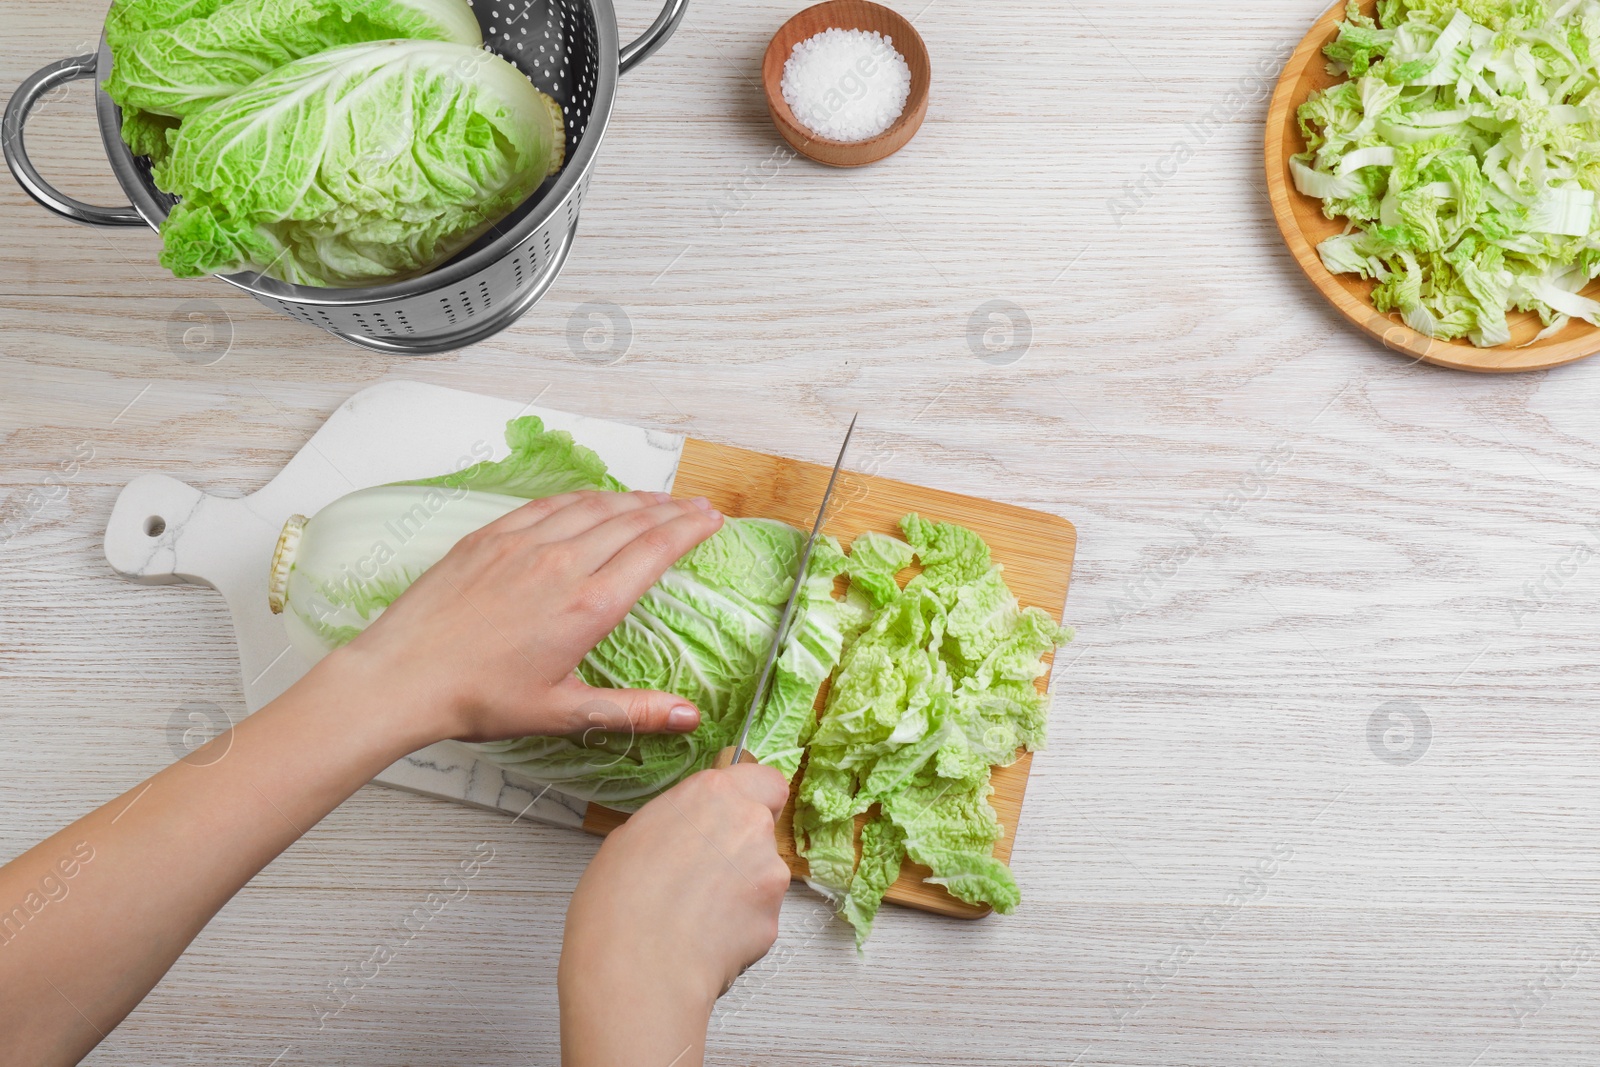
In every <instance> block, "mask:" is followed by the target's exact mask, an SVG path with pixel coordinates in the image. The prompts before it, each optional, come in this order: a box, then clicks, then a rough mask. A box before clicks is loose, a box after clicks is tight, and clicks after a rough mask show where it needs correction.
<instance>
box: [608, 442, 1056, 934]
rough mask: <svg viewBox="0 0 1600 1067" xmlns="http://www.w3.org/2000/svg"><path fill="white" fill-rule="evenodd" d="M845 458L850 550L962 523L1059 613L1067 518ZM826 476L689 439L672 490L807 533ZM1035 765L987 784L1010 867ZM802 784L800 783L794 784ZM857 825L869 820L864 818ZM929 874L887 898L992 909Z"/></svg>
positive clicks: (619, 818)
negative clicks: (859, 543) (920, 525)
mask: <svg viewBox="0 0 1600 1067" xmlns="http://www.w3.org/2000/svg"><path fill="white" fill-rule="evenodd" d="M849 462H850V460H849V457H848V456H846V457H845V467H846V469H844V470H842V471H841V472H840V474H839V484H838V486H837V487H836V488H835V489H834V500H833V502H832V503H831V504H830V505H829V516H828V520H827V522H826V523H825V524H824V525H823V529H824V531H825V532H827V533H828V534H831V535H832V536H834V537H836V538H838V539H839V541H840V542H841V543H842V544H844V545H845V547H847V548H848V547H849V545H850V542H851V541H852V540H854V539H855V537H856V536H857V535H859V534H861V533H864V532H866V531H868V530H873V531H876V532H878V533H885V534H894V535H896V536H899V535H900V527H899V522H900V519H901V518H902V517H903V516H904V515H905V514H906V513H907V512H911V511H915V512H917V513H918V514H920V515H922V516H923V517H925V518H928V519H937V520H939V521H941V522H953V523H958V524H960V525H962V526H966V527H968V528H970V529H972V530H976V531H977V532H978V533H979V534H980V535H982V537H983V539H984V540H985V541H987V542H988V543H989V548H990V550H991V552H992V553H993V555H994V559H995V562H997V563H999V564H1000V565H1001V566H1002V567H1004V568H1005V577H1006V584H1008V585H1009V586H1010V587H1011V591H1012V592H1013V593H1015V594H1016V596H1017V599H1018V600H1020V601H1021V602H1022V603H1023V605H1024V606H1026V607H1037V608H1043V609H1044V610H1045V612H1046V613H1048V614H1049V615H1050V617H1051V618H1052V619H1060V618H1061V617H1062V613H1063V612H1064V611H1065V609H1066V603H1067V586H1068V584H1069V582H1070V581H1071V578H1072V557H1073V553H1074V551H1075V550H1076V548H1077V543H1078V535H1077V531H1076V530H1074V529H1073V526H1072V524H1071V523H1070V522H1068V521H1067V520H1065V519H1062V518H1058V517H1057V516H1054V515H1047V514H1044V513H1042V512H1038V511H1029V510H1028V509H1026V508H1019V507H1015V506H1013V505H1009V504H997V503H994V502H993V501H989V500H980V499H978V498H976V497H969V496H958V495H957V494H955V493H946V492H941V491H940V490H937V489H925V488H923V487H921V486H916V485H907V484H906V483H904V482H896V481H891V480H890V479H888V478H879V477H876V476H873V475H869V474H858V473H855V472H853V471H850V470H849V469H848V467H849ZM829 471H830V468H828V467H826V466H822V465H820V464H816V463H803V462H801V461H799V460H793V459H783V458H781V457H778V456H769V455H766V454H764V453H761V452H752V451H749V450H747V449H743V448H733V447H731V446H729V445H720V444H712V443H710V442H707V441H697V440H695V439H694V438H690V439H688V440H687V441H685V442H684V446H683V455H682V457H681V458H680V460H679V462H678V474H677V478H676V480H675V481H674V482H673V486H672V491H673V493H674V495H677V496H704V497H706V498H707V499H709V500H710V501H711V503H712V505H713V506H714V507H716V508H717V509H718V510H719V511H722V512H723V513H724V514H726V515H731V516H735V517H738V518H753V517H761V518H769V519H781V520H782V521H784V522H787V523H789V524H790V525H793V526H796V527H799V528H801V529H810V527H811V524H812V522H813V521H815V519H816V504H817V502H818V501H820V500H821V499H822V494H823V492H824V490H825V489H826V488H827V484H828V474H829ZM908 573H909V572H908ZM1048 680H1049V676H1048V675H1046V676H1045V677H1042V678H1040V679H1039V687H1040V688H1041V689H1043V688H1044V687H1045V686H1046V685H1047V684H1048ZM826 695H827V693H826V690H824V692H823V694H822V696H820V697H819V698H818V707H819V710H820V707H821V704H822V702H823V700H825V699H826ZM1031 764H1032V757H1031V756H1030V755H1029V754H1028V753H1026V752H1024V753H1022V754H1021V757H1020V758H1019V759H1018V760H1017V761H1016V762H1015V763H1013V764H1012V765H1011V766H1009V767H997V768H995V769H994V772H993V777H992V779H991V780H992V782H993V785H994V795H993V796H992V797H990V798H989V802H990V803H991V804H993V805H994V809H995V813H996V814H997V815H999V817H1000V826H1001V830H1002V836H1001V838H1000V840H999V841H998V842H997V843H996V844H995V849H994V854H995V856H996V857H998V858H999V859H1001V860H1005V861H1008V862H1009V860H1010V859H1011V848H1012V845H1013V844H1014V842H1015V841H1016V834H1017V822H1018V820H1019V819H1020V818H1021V815H1022V797H1023V793H1024V792H1026V790H1027V788H1028V771H1029V769H1030V766H1031ZM798 784H799V778H798V777H797V778H796V787H798ZM793 815H794V796H793V794H791V795H790V797H789V806H788V807H787V808H786V809H785V810H784V813H783V815H782V816H781V817H780V818H779V820H778V850H779V852H780V853H781V854H782V855H783V858H784V860H785V861H786V862H787V863H788V864H789V869H790V870H791V871H793V872H794V874H795V876H796V877H797V878H804V877H805V876H806V875H807V873H809V872H808V871H807V869H806V863H805V860H803V859H801V858H800V857H799V856H797V855H796V854H795V844H794V830H793V827H792V823H791V820H792V817H793ZM626 819H627V816H626V815H623V814H621V813H619V812H615V811H612V810H610V809H609V808H603V807H601V806H599V805H597V804H591V805H590V806H589V809H588V812H587V813H586V815H585V818H584V822H583V828H584V829H585V830H588V831H589V832H590V833H596V834H605V833H609V832H610V831H612V830H614V829H616V828H617V827H618V826H620V825H622V823H623V822H624V821H625V820H626ZM860 821H865V816H863V817H862V819H861V820H860ZM931 873H932V872H931V871H929V870H928V868H926V867H924V866H922V865H921V864H917V863H912V862H911V861H910V860H907V861H906V862H905V864H904V865H903V866H902V867H901V868H900V877H899V879H898V880H897V881H896V882H895V883H894V885H892V886H890V887H889V892H888V893H887V894H886V895H885V898H884V899H886V900H891V901H894V902H895V903H897V904H905V905H907V906H909V907H913V908H920V909H922V910H924V911H932V912H938V913H940V914H943V915H952V916H956V917H958V918H966V919H976V918H981V917H983V916H985V915H987V914H989V912H990V910H991V909H989V908H987V907H975V906H973V905H971V904H966V903H963V902H962V901H959V900H957V899H955V898H954V897H952V896H951V895H950V894H949V893H948V892H946V891H945V888H944V887H943V886H939V885H932V884H930V883H928V882H926V881H924V879H925V878H927V877H928V876H929V875H930V874H931Z"/></svg>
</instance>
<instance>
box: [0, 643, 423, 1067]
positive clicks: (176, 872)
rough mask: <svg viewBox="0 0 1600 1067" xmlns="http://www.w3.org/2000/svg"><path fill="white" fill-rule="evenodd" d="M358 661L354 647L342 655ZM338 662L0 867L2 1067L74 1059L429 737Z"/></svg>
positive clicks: (344, 661)
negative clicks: (227, 909)
mask: <svg viewBox="0 0 1600 1067" xmlns="http://www.w3.org/2000/svg"><path fill="white" fill-rule="evenodd" d="M349 651H351V652H354V650H349ZM370 673H372V672H371V670H370V669H369V668H368V667H367V666H366V664H364V663H363V661H362V659H361V657H360V655H359V653H357V654H355V655H345V654H337V655H335V656H332V657H329V658H328V659H327V660H324V661H323V663H322V664H320V665H319V666H318V667H317V668H316V669H315V670H313V671H312V673H311V674H309V675H307V676H306V677H305V678H304V679H303V680H302V681H301V682H300V683H299V684H297V685H296V686H295V687H293V688H292V689H290V690H289V691H288V692H287V693H285V694H284V695H283V696H281V697H279V698H278V699H277V700H275V701H273V702H272V703H271V704H268V705H267V706H266V707H264V708H262V709H261V710H260V711H258V712H256V713H255V714H254V715H252V716H250V717H249V718H248V719H246V720H245V721H244V722H243V723H241V724H240V725H239V726H237V727H235V728H234V729H233V730H231V731H229V732H228V733H225V734H223V735H221V736H220V737H218V738H216V739H215V740H213V741H212V742H210V744H209V745H207V746H206V747H204V748H202V749H198V750H196V752H195V753H191V755H190V756H189V757H188V758H186V759H185V760H183V761H180V762H178V763H176V764H174V765H172V766H171V767H168V768H167V769H166V770H164V771H162V772H160V773H159V774H157V775H155V776H154V777H152V778H150V779H148V780H147V781H145V782H143V783H142V784H140V785H138V786H135V787H134V788H133V789H130V790H129V791H128V792H126V793H124V794H123V795H122V796H120V797H118V798H117V799H116V800H113V801H112V802H111V803H109V804H107V805H105V806H104V807H102V808H100V809H99V810H97V811H94V812H91V813H90V814H88V815H86V816H84V817H83V818H81V819H79V820H78V821H77V822H75V823H73V824H72V825H71V826H68V827H67V828H66V829H64V830H62V831H61V832H60V833H58V834H56V835H55V836H53V837H51V838H49V839H48V840H46V841H44V842H42V843H41V844H39V845H37V846H35V847H34V848H32V849H29V850H28V851H27V852H25V853H23V854H22V855H21V856H18V857H17V858H16V859H14V860H12V861H11V862H10V863H8V864H7V865H6V866H5V867H3V868H0V1034H5V1035H6V1040H5V1041H3V1042H0V1063H3V1064H7V1065H9V1064H27V1065H29V1067H35V1065H40V1064H58V1063H60V1064H68V1063H75V1062H77V1060H78V1059H80V1058H81V1057H82V1056H83V1055H84V1054H85V1053H86V1052H87V1051H88V1050H90V1049H91V1048H93V1047H94V1046H95V1045H96V1044H97V1043H98V1042H99V1041H100V1040H101V1038H102V1037H104V1036H105V1034H107V1033H109V1032H110V1030H111V1029H112V1028H113V1027H114V1026H116V1025H117V1023H118V1022H120V1021H121V1020H122V1018H123V1017H124V1016H125V1015H127V1014H128V1012H130V1011H132V1010H133V1008H134V1006H135V1005H137V1004H138V1003H139V1001H140V1000H141V999H142V998H143V997H144V995H145V994H146V993H148V992H149V991H150V989H151V988H152V987H154V986H155V984H156V983H157V982H158V981H160V979H161V976H162V975H163V974H164V973H166V971H167V968H169V967H170V966H171V965H172V963H173V961H175V960H176V959H177V958H178V956H179V954H180V953H182V952H183V950H184V949H185V948H186V947H187V946H188V944H189V942H190V941H192V940H193V939H194V937H195V935H196V934H198V933H199V932H200V930H201V929H202V928H203V927H204V926H205V925H206V923H207V922H208V921H210V919H211V917H212V916H213V915H214V914H215V913H216V912H217V910H218V909H220V908H221V907H222V905H223V904H224V903H226V902H227V900H228V898H229V897H231V896H232V895H233V894H234V893H235V892H237V891H238V890H239V889H240V888H241V887H242V886H243V885H244V884H245V883H246V882H248V881H249V880H250V879H251V878H252V877H254V876H255V874H256V873H257V872H258V871H260V870H261V868H263V867H265V866H266V865H267V864H268V863H269V862H271V861H272V859H273V858H274V857H275V856H277V855H278V853H280V852H282V851H283V850H284V849H285V848H287V847H288V846H289V844H291V843H292V842H293V841H294V840H295V838H297V837H299V836H300V835H301V834H302V833H304V832H305V831H306V830H307V829H309V828H310V827H311V826H313V825H314V824H316V823H317V822H318V821H319V820H321V819H322V817H323V816H325V815H326V814H328V812H330V811H332V810H333V809H334V808H335V807H337V806H338V805H339V804H340V803H341V802H342V801H343V800H345V799H346V798H347V797H349V796H350V794H352V793H354V792H355V791H356V790H357V789H358V788H360V786H361V785H362V784H363V783H364V782H366V781H368V780H369V779H371V778H372V776H373V775H375V774H377V773H378V772H379V771H380V770H382V769H383V768H384V767H386V766H388V765H389V764H390V763H392V762H393V761H394V760H395V759H398V758H399V757H400V756H402V755H404V754H405V753H407V752H409V751H412V750H414V749H415V748H419V747H422V746H423V745H425V744H427V743H428V742H429V741H431V740H433V738H432V737H431V736H429V734H428V730H427V728H426V726H425V725H424V724H423V723H422V722H421V715H420V714H413V713H412V712H411V711H410V710H409V709H404V708H396V707H393V706H387V707H382V706H376V705H377V704H378V702H379V701H380V700H381V699H382V698H381V697H379V696H378V695H377V694H379V693H381V692H382V691H383V687H381V686H379V685H377V684H375V683H376V681H377V680H376V679H374V678H371V677H366V676H365V675H367V674H370Z"/></svg>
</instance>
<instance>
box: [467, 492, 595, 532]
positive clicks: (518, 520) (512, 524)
mask: <svg viewBox="0 0 1600 1067" xmlns="http://www.w3.org/2000/svg"><path fill="white" fill-rule="evenodd" d="M588 492H590V490H580V491H578V492H573V493H557V494H556V495H555V496H547V497H542V498H540V499H538V500H530V501H528V502H527V503H526V504H524V505H522V506H521V507H520V508H517V509H515V510H513V511H508V512H506V513H505V514H504V515H502V516H500V517H499V518H498V519H496V520H494V521H493V522H491V523H490V524H489V525H487V526H485V527H484V528H483V529H484V531H485V532H487V533H510V532H511V531H512V530H521V529H525V528H526V527H529V526H532V525H533V524H534V523H536V522H539V521H540V520H541V519H544V518H547V517H548V516H550V515H553V514H555V513H556V512H557V511H560V510H561V509H562V508H564V507H566V506H567V505H568V504H571V503H573V502H574V501H577V500H581V499H582V498H583V497H584V495H585V494H586V493H588Z"/></svg>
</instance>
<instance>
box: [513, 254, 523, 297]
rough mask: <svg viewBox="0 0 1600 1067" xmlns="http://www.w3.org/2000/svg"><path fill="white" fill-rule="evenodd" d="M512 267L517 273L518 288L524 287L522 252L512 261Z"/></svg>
mask: <svg viewBox="0 0 1600 1067" xmlns="http://www.w3.org/2000/svg"><path fill="white" fill-rule="evenodd" d="M511 269H512V271H514V272H515V273H516V276H517V288H518V289H521V288H522V256H521V255H520V254H518V256H517V257H516V258H515V259H513V260H512V261H511Z"/></svg>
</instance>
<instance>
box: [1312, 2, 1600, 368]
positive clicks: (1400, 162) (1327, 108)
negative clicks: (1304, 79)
mask: <svg viewBox="0 0 1600 1067" xmlns="http://www.w3.org/2000/svg"><path fill="white" fill-rule="evenodd" d="M1377 15H1378V17H1377V18H1376V19H1372V18H1369V17H1367V16H1364V15H1362V14H1361V12H1360V9H1359V7H1358V5H1357V4H1355V3H1351V4H1350V6H1349V9H1348V11H1347V14H1346V16H1345V20H1344V21H1343V22H1342V23H1340V25H1339V33H1338V37H1337V38H1336V39H1335V40H1334V41H1333V42H1332V43H1331V44H1329V45H1328V46H1327V48H1325V49H1324V54H1325V55H1326V56H1327V57H1328V59H1329V61H1330V70H1332V71H1334V72H1335V73H1341V74H1346V75H1348V76H1349V77H1348V80H1346V81H1343V82H1340V83H1339V84H1337V85H1334V86H1332V87H1330V88H1328V89H1326V90H1323V91H1321V92H1318V93H1315V94H1313V95H1312V96H1311V98H1310V99H1308V100H1307V101H1306V102H1305V103H1304V104H1302V105H1301V107H1300V109H1299V121H1300V129H1301V132H1302V133H1303V134H1304V136H1305V139H1306V146H1307V150H1306V151H1305V152H1304V153H1303V154H1301V155H1299V156H1296V157H1295V158H1294V159H1293V160H1291V161H1290V172H1291V175H1292V177H1293V180H1294V183H1295V186H1296V188H1298V189H1299V190H1300V192H1302V193H1304V194H1305V195H1307V196H1312V197H1316V198H1317V199H1320V200H1321V201H1322V202H1323V212H1324V214H1326V215H1327V216H1328V217H1329V218H1340V217H1343V218H1345V219H1347V220H1348V223H1349V225H1348V227H1347V229H1346V232H1345V233H1344V234H1341V235H1338V236H1335V237H1332V238H1329V239H1328V240H1326V241H1324V242H1323V243H1322V244H1321V245H1320V246H1319V248H1318V253H1319V255H1320V257H1321V259H1322V262H1323V264H1324V265H1325V266H1326V267H1327V268H1328V270H1330V271H1332V272H1333V273H1335V274H1357V275H1360V276H1361V277H1363V278H1371V279H1376V280H1377V282H1378V286H1377V288H1376V289H1375V290H1374V292H1373V303H1374V306H1375V307H1376V308H1377V310H1378V311H1380V312H1384V313H1388V312H1396V313H1398V314H1399V315H1400V316H1401V317H1402V318H1403V319H1404V321H1405V322H1406V324H1407V325H1409V326H1410V327H1411V328H1412V329H1414V330H1417V331H1418V332H1420V333H1423V334H1427V335H1429V336H1432V337H1438V338H1441V339H1445V340H1453V339H1455V338H1459V337H1466V338H1468V339H1469V340H1471V342H1472V343H1473V344H1475V345H1479V346H1492V345H1500V344H1505V343H1507V342H1509V341H1510V339H1511V331H1510V327H1509V324H1508V323H1507V320H1506V315H1507V313H1508V312H1509V311H1511V310H1518V311H1533V312H1537V313H1538V315H1539V318H1540V321H1541V322H1542V323H1543V324H1544V326H1545V330H1544V332H1543V333H1541V334H1540V337H1544V336H1547V335H1548V334H1550V333H1553V332H1555V331H1557V330H1560V329H1561V328H1563V327H1564V326H1565V325H1566V324H1567V323H1568V322H1569V321H1570V319H1572V318H1581V319H1584V320H1585V321H1588V322H1590V323H1594V324H1596V325H1600V314H1597V313H1600V303H1596V302H1595V301H1593V300H1590V299H1588V298H1586V297H1582V296H1579V295H1577V294H1578V293H1579V291H1580V290H1582V289H1583V288H1584V287H1585V286H1587V285H1588V284H1589V282H1590V281H1591V280H1592V279H1593V278H1594V277H1595V276H1596V274H1597V273H1600V225H1597V220H1596V216H1595V191H1596V190H1597V189H1600V66H1597V60H1600V0H1560V2H1559V3H1555V2H1551V0H1379V3H1378V11H1377Z"/></svg>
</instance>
